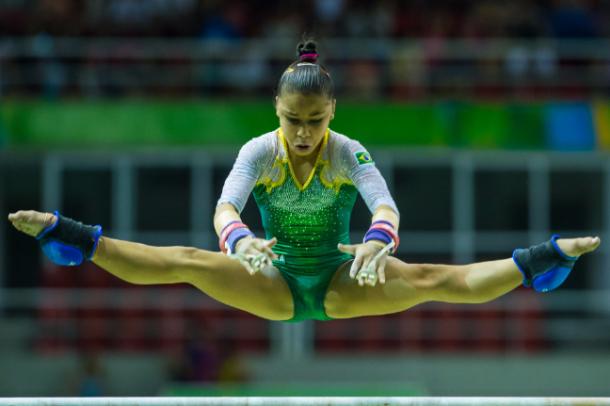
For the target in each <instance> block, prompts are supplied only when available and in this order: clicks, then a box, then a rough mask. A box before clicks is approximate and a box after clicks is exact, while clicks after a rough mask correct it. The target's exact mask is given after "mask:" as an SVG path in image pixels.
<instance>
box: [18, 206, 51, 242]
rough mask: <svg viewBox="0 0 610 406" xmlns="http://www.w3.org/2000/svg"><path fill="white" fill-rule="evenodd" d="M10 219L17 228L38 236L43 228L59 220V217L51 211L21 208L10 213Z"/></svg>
mask: <svg viewBox="0 0 610 406" xmlns="http://www.w3.org/2000/svg"><path fill="white" fill-rule="evenodd" d="M8 220H9V221H10V222H11V223H12V224H13V227H15V228H16V229H17V230H19V231H21V232H22V233H25V234H27V235H29V236H31V237H36V236H37V235H38V234H40V232H41V231H42V230H44V229H45V228H47V227H49V226H50V225H52V224H53V223H54V222H55V221H57V217H55V215H53V214H51V213H41V212H39V211H34V210H19V211H18V212H16V213H10V214H9V215H8Z"/></svg>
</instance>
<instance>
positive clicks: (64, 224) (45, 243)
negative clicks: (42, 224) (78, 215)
mask: <svg viewBox="0 0 610 406" xmlns="http://www.w3.org/2000/svg"><path fill="white" fill-rule="evenodd" d="M55 215H56V216H57V221H56V222H55V224H53V225H51V226H49V227H47V228H45V229H44V230H42V231H41V232H40V234H38V236H36V239H37V240H39V241H40V246H41V248H42V251H43V252H44V253H45V255H46V256H47V257H48V258H49V259H50V260H51V261H52V262H54V263H56V264H57V265H66V266H74V265H80V264H82V263H83V261H85V260H89V259H91V258H92V257H93V254H94V253H95V250H96V248H97V244H98V242H99V240H100V237H101V236H102V227H101V226H88V225H84V224H83V223H81V222H78V221H74V220H72V219H70V218H68V217H64V216H62V215H61V214H59V212H57V211H56V212H55Z"/></svg>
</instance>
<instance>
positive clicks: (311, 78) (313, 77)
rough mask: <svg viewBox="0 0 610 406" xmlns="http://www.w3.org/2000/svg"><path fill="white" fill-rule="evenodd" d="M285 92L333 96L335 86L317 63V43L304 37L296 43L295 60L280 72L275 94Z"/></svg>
mask: <svg viewBox="0 0 610 406" xmlns="http://www.w3.org/2000/svg"><path fill="white" fill-rule="evenodd" d="M285 92H289V93H290V92H298V93H313V94H321V95H325V96H327V97H328V98H331V99H332V98H333V97H334V94H335V86H334V84H333V80H332V78H331V77H330V73H329V72H328V70H326V68H325V67H324V66H322V65H320V64H319V63H318V51H317V44H316V42H315V41H314V40H313V39H305V40H303V41H301V42H299V44H298V45H297V60H296V61H294V62H293V63H291V64H290V66H289V67H288V68H286V70H285V71H284V73H282V76H281V77H280V80H279V82H278V85H277V94H278V95H281V94H282V93H285Z"/></svg>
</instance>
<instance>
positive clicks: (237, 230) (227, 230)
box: [218, 221, 254, 254]
mask: <svg viewBox="0 0 610 406" xmlns="http://www.w3.org/2000/svg"><path fill="white" fill-rule="evenodd" d="M249 235H251V236H254V233H253V232H252V231H250V229H249V228H248V226H247V225H245V224H244V223H242V222H241V221H232V222H230V223H229V224H227V225H226V226H224V227H223V229H222V231H221V232H220V240H219V241H218V246H219V247H220V250H221V251H222V252H224V253H225V254H226V253H227V251H228V253H229V254H231V253H233V252H235V245H236V244H237V241H239V240H241V239H242V238H244V237H247V236H249Z"/></svg>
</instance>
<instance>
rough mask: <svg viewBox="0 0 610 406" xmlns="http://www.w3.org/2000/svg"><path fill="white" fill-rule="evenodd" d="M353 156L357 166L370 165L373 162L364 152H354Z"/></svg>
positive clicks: (369, 155)
mask: <svg viewBox="0 0 610 406" xmlns="http://www.w3.org/2000/svg"><path fill="white" fill-rule="evenodd" d="M354 156H355V157H356V160H357V161H358V165H364V164H372V163H373V162H374V161H373V158H371V154H369V153H368V152H366V151H360V152H354Z"/></svg>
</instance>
